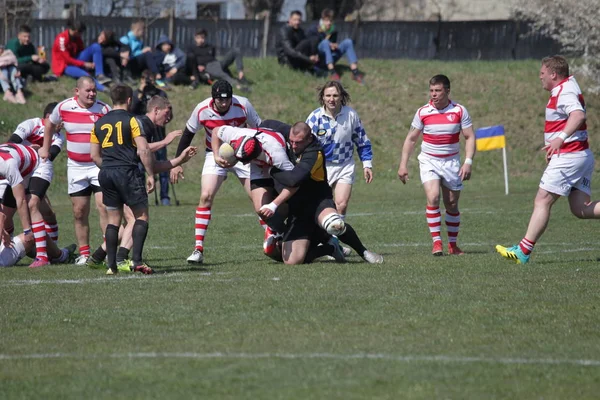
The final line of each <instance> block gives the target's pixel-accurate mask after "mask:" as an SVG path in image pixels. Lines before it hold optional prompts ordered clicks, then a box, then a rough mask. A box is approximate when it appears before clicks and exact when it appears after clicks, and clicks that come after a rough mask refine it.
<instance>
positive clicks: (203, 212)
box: [195, 207, 211, 252]
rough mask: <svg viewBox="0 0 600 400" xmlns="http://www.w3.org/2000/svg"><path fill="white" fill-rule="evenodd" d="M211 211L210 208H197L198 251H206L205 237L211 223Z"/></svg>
mask: <svg viewBox="0 0 600 400" xmlns="http://www.w3.org/2000/svg"><path fill="white" fill-rule="evenodd" d="M210 218H211V211H210V207H198V208H196V224H195V230H196V250H200V251H202V252H203V251H204V235H205V234H206V230H207V229H208V224H209V223H210Z"/></svg>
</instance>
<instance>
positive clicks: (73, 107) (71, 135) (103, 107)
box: [50, 97, 111, 167]
mask: <svg viewBox="0 0 600 400" xmlns="http://www.w3.org/2000/svg"><path fill="white" fill-rule="evenodd" d="M110 110H111V108H110V107H109V106H108V105H107V104H105V103H103V102H101V101H96V102H95V103H94V104H93V105H92V106H91V107H90V108H85V107H82V106H81V105H80V104H79V102H77V98H75V97H72V98H70V99H66V100H63V101H61V102H60V103H58V105H57V106H56V107H55V108H54V110H53V111H52V114H50V122H52V123H53V124H56V125H58V124H60V123H61V122H62V123H63V124H64V127H65V131H66V133H67V155H68V157H69V161H68V162H67V166H68V167H71V166H91V165H94V162H93V161H92V156H91V154H90V153H91V145H90V132H91V131H92V127H93V126H94V123H95V122H96V121H98V119H100V117H102V116H103V115H104V114H106V113H108V112H109V111H110Z"/></svg>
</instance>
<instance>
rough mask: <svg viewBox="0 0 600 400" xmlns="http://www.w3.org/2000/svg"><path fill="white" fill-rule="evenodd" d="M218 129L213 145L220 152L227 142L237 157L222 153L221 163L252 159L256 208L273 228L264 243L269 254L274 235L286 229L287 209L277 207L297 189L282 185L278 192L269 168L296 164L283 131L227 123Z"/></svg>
mask: <svg viewBox="0 0 600 400" xmlns="http://www.w3.org/2000/svg"><path fill="white" fill-rule="evenodd" d="M215 132H216V134H215V135H214V136H213V138H212V140H213V141H212V143H213V146H215V147H213V148H216V149H219V152H220V153H221V151H220V150H221V144H222V143H227V144H229V145H230V146H231V148H233V151H234V154H233V156H234V157H232V158H230V159H229V160H226V159H225V158H223V157H222V155H221V156H220V157H218V158H217V159H216V160H217V163H218V164H219V165H220V166H221V167H223V168H230V167H231V166H233V165H235V164H236V163H237V162H238V161H239V162H241V163H243V164H248V163H250V188H251V190H250V197H251V199H252V204H253V205H254V211H256V213H257V214H258V215H259V217H261V218H262V220H263V221H265V222H266V223H267V224H268V225H269V228H270V229H271V230H272V231H273V234H272V235H270V237H268V238H267V240H265V243H264V245H263V250H264V251H265V254H269V253H270V252H271V251H273V243H274V240H275V238H276V237H277V235H280V234H281V233H283V231H284V230H285V224H284V220H285V214H286V213H285V211H282V210H279V212H278V211H277V208H278V207H279V206H281V205H282V204H284V203H285V202H286V201H287V200H288V199H289V198H290V197H291V196H292V195H293V194H294V192H295V191H296V189H290V188H285V187H283V188H281V189H280V190H279V192H280V193H279V194H278V195H277V193H276V192H275V185H274V182H273V178H271V176H270V175H269V169H270V168H272V167H276V168H278V169H281V170H284V171H287V170H291V169H293V168H294V165H293V164H292V163H291V162H290V160H289V158H288V156H287V150H286V141H285V138H284V136H283V135H282V134H281V133H279V132H276V131H273V130H269V129H248V128H236V127H233V126H226V125H225V126H221V127H219V128H218V129H217V130H216V131H215ZM265 210H268V211H269V212H268V213H267V212H266V211H265Z"/></svg>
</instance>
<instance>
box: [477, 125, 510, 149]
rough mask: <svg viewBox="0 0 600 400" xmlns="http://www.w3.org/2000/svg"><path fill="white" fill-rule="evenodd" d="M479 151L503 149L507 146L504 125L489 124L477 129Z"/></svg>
mask: <svg viewBox="0 0 600 400" xmlns="http://www.w3.org/2000/svg"><path fill="white" fill-rule="evenodd" d="M475 139H476V143H477V151H488V150H496V149H503V148H504V147H506V139H505V136H504V126H502V125H496V126H488V127H486V128H479V129H477V130H476V131H475Z"/></svg>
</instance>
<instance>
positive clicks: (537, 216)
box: [496, 188, 560, 264]
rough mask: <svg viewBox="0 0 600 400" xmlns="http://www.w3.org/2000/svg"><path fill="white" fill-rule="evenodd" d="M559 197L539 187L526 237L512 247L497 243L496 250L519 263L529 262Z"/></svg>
mask: <svg viewBox="0 0 600 400" xmlns="http://www.w3.org/2000/svg"><path fill="white" fill-rule="evenodd" d="M559 198H560V196H559V195H557V194H554V193H550V192H548V191H546V190H544V189H542V188H538V192H537V194H536V196H535V200H534V201H533V213H532V214H531V218H530V219H529V225H528V226H527V233H525V237H524V238H523V239H521V241H520V242H519V244H517V245H515V246H512V247H510V248H506V247H504V246H501V245H497V246H496V251H497V252H498V253H500V254H501V255H502V256H503V257H505V258H508V259H511V260H514V261H516V262H517V264H525V263H527V262H529V257H530V255H531V252H532V251H533V247H534V246H535V243H536V242H537V241H538V240H539V238H540V237H542V235H543V234H544V232H545V231H546V228H547V227H548V221H550V212H551V210H552V206H553V205H554V203H556V200H558V199H559Z"/></svg>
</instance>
